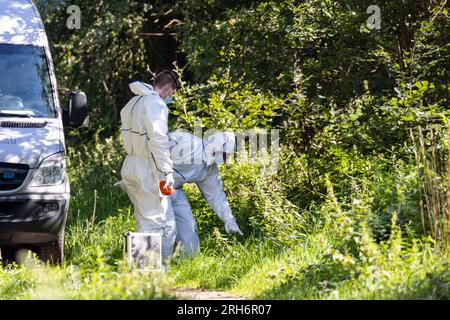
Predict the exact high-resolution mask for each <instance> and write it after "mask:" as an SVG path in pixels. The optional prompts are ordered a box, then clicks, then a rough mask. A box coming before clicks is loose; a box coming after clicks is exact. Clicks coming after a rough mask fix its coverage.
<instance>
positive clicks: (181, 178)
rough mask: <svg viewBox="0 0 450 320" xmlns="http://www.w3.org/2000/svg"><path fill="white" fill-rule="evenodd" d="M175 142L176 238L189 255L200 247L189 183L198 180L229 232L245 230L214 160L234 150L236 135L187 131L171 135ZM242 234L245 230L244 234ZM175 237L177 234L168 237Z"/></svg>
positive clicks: (172, 148) (169, 230)
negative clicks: (216, 155) (186, 188)
mask: <svg viewBox="0 0 450 320" xmlns="http://www.w3.org/2000/svg"><path fill="white" fill-rule="evenodd" d="M169 136H170V140H171V141H172V146H171V158H172V160H173V165H174V167H173V168H174V179H175V185H174V187H175V189H176V190H175V193H174V194H172V196H171V197H170V200H171V205H172V208H173V213H174V216H175V220H176V229H168V232H169V233H176V241H177V242H179V243H180V244H181V250H182V252H183V253H184V254H186V255H192V254H193V253H195V252H196V251H198V250H199V238H198V232H197V222H196V220H195V218H194V216H193V215H192V210H191V206H190V205H189V201H188V199H187V197H186V193H185V192H184V190H183V185H184V184H185V183H196V184H197V186H198V188H199V189H200V191H201V192H202V194H203V197H204V198H205V200H206V201H207V202H208V204H209V206H210V207H211V209H212V210H213V211H214V212H215V213H216V214H217V215H218V216H219V218H220V220H222V221H223V222H224V223H225V228H226V231H227V232H238V233H241V231H240V230H239V227H238V226H237V224H236V221H235V219H234V217H233V214H232V212H231V207H230V205H229V203H228V200H227V197H226V194H225V192H224V191H223V186H222V179H221V178H220V176H219V169H218V167H217V164H216V163H215V161H214V153H215V152H225V153H227V154H232V153H233V152H234V145H235V137H234V134H232V133H228V132H223V133H218V134H216V135H212V136H211V137H209V138H208V139H207V140H206V141H205V140H202V139H200V138H198V137H196V136H194V135H192V134H189V133H185V132H173V133H170V134H169ZM241 234H242V233H241ZM168 238H170V239H173V238H174V237H173V236H168Z"/></svg>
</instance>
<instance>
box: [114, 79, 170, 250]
mask: <svg viewBox="0 0 450 320" xmlns="http://www.w3.org/2000/svg"><path fill="white" fill-rule="evenodd" d="M130 89H131V91H132V92H133V93H134V94H136V96H135V97H133V98H132V99H131V100H130V101H129V102H128V103H127V105H126V106H125V107H124V108H123V109H122V111H121V112H120V117H121V121H122V139H123V145H124V147H125V150H126V152H127V154H128V155H127V157H126V158H125V161H124V163H123V165H122V170H121V176H122V181H123V188H124V189H125V191H126V192H127V194H128V196H129V198H130V200H131V202H132V203H133V205H134V214H135V216H136V228H135V229H136V232H160V233H162V234H163V238H162V246H163V247H162V251H163V256H164V257H165V258H167V257H168V256H169V255H170V253H171V249H172V248H171V243H172V242H173V239H165V235H167V232H164V230H165V228H167V223H166V220H167V217H166V214H167V210H168V198H167V197H165V196H163V195H162V194H161V192H160V190H159V181H160V180H161V179H164V177H165V176H167V175H168V174H169V173H172V172H173V169H172V167H173V164H172V160H171V159H170V152H169V138H168V127H167V122H168V108H167V106H166V104H165V102H164V100H163V99H162V98H161V97H160V96H159V94H158V93H157V92H155V91H153V87H152V86H151V85H149V84H145V83H142V82H138V81H137V82H133V83H131V84H130ZM170 214H171V213H170V212H169V215H170ZM169 251H170V252H169Z"/></svg>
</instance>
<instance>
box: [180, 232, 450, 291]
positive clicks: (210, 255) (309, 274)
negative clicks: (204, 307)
mask: <svg viewBox="0 0 450 320" xmlns="http://www.w3.org/2000/svg"><path fill="white" fill-rule="evenodd" d="M327 238H328V236H327V234H325V233H319V234H316V235H311V236H309V237H307V238H306V239H304V241H302V243H301V244H299V245H298V246H296V247H290V248H285V249H282V248H276V247H272V246H270V245H268V244H264V243H263V244H257V243H245V244H242V245H233V246H232V247H231V248H230V250H227V251H225V250H224V251H223V252H221V253H218V252H217V251H214V250H211V251H209V250H208V249H205V250H204V251H203V252H202V253H201V254H199V255H197V256H195V257H194V258H192V259H185V260H182V261H181V262H180V263H179V264H178V265H177V266H176V268H173V269H172V271H171V276H172V277H173V278H174V281H175V284H176V285H177V286H179V287H193V288H203V289H216V290H217V289H221V290H226V291H229V292H231V293H235V294H239V295H245V296H248V297H250V298H254V299H449V298H450V272H449V269H448V267H449V262H450V259H449V257H448V256H447V257H446V256H440V255H438V254H437V253H436V252H435V251H434V249H433V248H432V246H431V245H430V244H428V243H421V244H416V245H415V247H414V248H409V249H407V248H403V249H401V250H400V251H399V252H395V249H394V248H393V247H388V248H386V249H385V250H384V251H383V252H379V253H378V254H377V255H374V256H373V257H371V259H372V260H371V261H370V263H369V262H363V261H355V259H353V258H352V257H350V256H340V255H339V254H337V253H336V252H334V254H333V250H332V249H331V248H332V244H331V243H329V241H328V239H327Z"/></svg>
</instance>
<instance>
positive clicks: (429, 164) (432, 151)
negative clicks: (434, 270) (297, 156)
mask: <svg viewBox="0 0 450 320" xmlns="http://www.w3.org/2000/svg"><path fill="white" fill-rule="evenodd" d="M445 133H446V135H444V136H443V133H442V132H440V131H439V130H438V128H435V127H431V128H429V129H428V130H427V132H424V130H423V128H422V127H418V129H417V131H416V132H414V131H413V130H412V129H411V130H410V136H411V140H412V142H413V143H412V147H413V151H414V155H415V160H416V164H417V170H418V176H419V189H420V192H421V199H420V209H421V218H422V224H423V227H424V229H425V230H427V231H429V232H430V233H431V235H432V237H433V239H434V240H435V241H436V244H437V246H438V249H440V250H447V249H448V244H449V243H450V233H449V232H450V228H449V223H450V219H449V214H450V210H449V206H450V188H449V186H450V176H449V172H450V171H449V169H450V157H449V156H448V155H449V152H450V148H449V144H447V145H445V142H446V141H444V139H446V140H447V142H448V140H449V139H450V122H449V129H448V131H447V132H445ZM445 133H444V134H445Z"/></svg>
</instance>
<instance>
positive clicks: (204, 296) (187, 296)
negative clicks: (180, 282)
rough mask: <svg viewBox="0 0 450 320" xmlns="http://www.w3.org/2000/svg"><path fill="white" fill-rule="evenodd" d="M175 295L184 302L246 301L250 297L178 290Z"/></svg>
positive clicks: (219, 292)
mask: <svg viewBox="0 0 450 320" xmlns="http://www.w3.org/2000/svg"><path fill="white" fill-rule="evenodd" d="M173 293H174V294H175V295H176V296H177V297H178V298H179V299H184V300H246V299H248V297H245V296H235V295H231V294H229V293H227V292H225V291H211V290H202V289H189V288H176V289H174V290H173Z"/></svg>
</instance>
